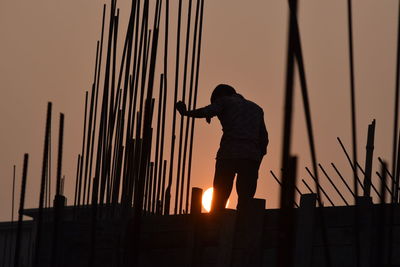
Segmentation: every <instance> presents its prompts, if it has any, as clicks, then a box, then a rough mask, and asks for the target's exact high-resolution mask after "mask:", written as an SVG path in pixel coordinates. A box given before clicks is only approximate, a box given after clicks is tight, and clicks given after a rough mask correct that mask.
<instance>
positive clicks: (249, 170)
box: [236, 160, 260, 209]
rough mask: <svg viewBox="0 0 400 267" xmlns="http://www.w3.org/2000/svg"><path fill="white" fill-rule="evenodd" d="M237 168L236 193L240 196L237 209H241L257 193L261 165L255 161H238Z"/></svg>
mask: <svg viewBox="0 0 400 267" xmlns="http://www.w3.org/2000/svg"><path fill="white" fill-rule="evenodd" d="M237 166H238V176H237V180H236V191H237V194H238V205H237V207H236V208H237V209H241V207H242V206H244V205H246V202H248V201H249V200H250V199H252V198H253V197H254V194H255V193H256V188H257V179H258V169H259V167H260V163H259V162H257V161H254V160H238V163H237Z"/></svg>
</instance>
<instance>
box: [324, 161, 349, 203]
mask: <svg viewBox="0 0 400 267" xmlns="http://www.w3.org/2000/svg"><path fill="white" fill-rule="evenodd" d="M318 166H319V167H320V168H321V171H322V172H323V173H324V174H325V177H326V178H327V179H328V181H329V182H330V183H331V185H332V186H333V188H334V189H335V191H336V192H337V193H338V195H339V196H340V198H341V199H342V200H343V202H344V203H345V204H346V206H348V205H349V203H348V202H347V200H346V199H345V198H344V197H343V195H342V193H340V190H339V189H338V188H337V187H336V185H335V183H334V182H333V181H332V179H331V178H330V177H329V175H328V174H327V173H326V171H325V169H324V168H323V167H322V165H321V164H318Z"/></svg>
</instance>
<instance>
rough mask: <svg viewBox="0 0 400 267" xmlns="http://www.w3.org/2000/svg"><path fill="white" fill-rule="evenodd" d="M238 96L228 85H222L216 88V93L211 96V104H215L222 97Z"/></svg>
mask: <svg viewBox="0 0 400 267" xmlns="http://www.w3.org/2000/svg"><path fill="white" fill-rule="evenodd" d="M234 94H236V91H235V89H234V88H233V87H232V86H230V85H227V84H220V85H218V86H217V87H215V89H214V91H213V92H212V94H211V99H210V100H211V103H214V102H215V101H216V100H217V99H218V98H220V97H222V96H231V95H234Z"/></svg>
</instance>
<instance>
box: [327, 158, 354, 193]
mask: <svg viewBox="0 0 400 267" xmlns="http://www.w3.org/2000/svg"><path fill="white" fill-rule="evenodd" d="M331 165H332V167H333V168H334V169H335V171H336V173H337V174H338V176H339V177H340V179H341V180H342V182H343V183H344V185H345V186H346V188H347V189H348V190H349V191H350V193H351V195H352V196H353V197H355V196H356V195H355V194H354V192H353V190H351V188H350V186H349V185H348V184H347V182H346V180H345V179H344V178H343V176H342V174H341V173H340V172H339V170H338V169H337V168H336V166H335V164H333V163H331Z"/></svg>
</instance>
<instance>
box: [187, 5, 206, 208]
mask: <svg viewBox="0 0 400 267" xmlns="http://www.w3.org/2000/svg"><path fill="white" fill-rule="evenodd" d="M203 17H204V0H201V8H200V26H199V27H200V28H199V41H198V48H197V66H196V81H195V90H194V100H193V109H196V104H197V93H198V85H199V73H200V55H201V40H202V33H203ZM191 121H192V125H191V130H190V132H191V134H190V145H189V163H188V174H187V180H188V181H187V187H186V210H188V209H189V192H190V180H191V172H192V155H193V141H194V126H195V122H196V120H195V119H194V118H192V120H191Z"/></svg>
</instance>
